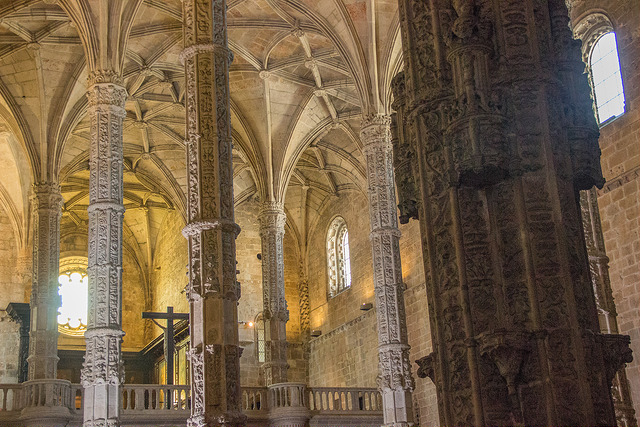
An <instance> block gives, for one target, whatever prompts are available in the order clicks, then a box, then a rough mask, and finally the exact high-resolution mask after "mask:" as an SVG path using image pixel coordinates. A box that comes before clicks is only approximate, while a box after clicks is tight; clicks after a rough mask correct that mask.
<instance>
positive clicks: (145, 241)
mask: <svg viewBox="0 0 640 427" xmlns="http://www.w3.org/2000/svg"><path fill="white" fill-rule="evenodd" d="M97 1H99V0H62V1H60V2H57V1H55V0H45V1H42V0H11V1H4V2H2V3H0V136H3V135H4V136H3V137H2V138H0V139H2V141H3V144H1V145H3V146H6V147H5V148H2V149H3V150H4V151H3V153H4V152H5V151H6V152H7V153H9V152H11V153H12V158H13V161H12V162H11V161H10V162H9V163H11V164H13V165H14V166H13V167H12V166H7V169H6V170H7V171H9V170H11V172H7V173H3V174H2V176H1V177H0V202H1V203H2V205H3V206H4V207H5V210H8V208H7V206H9V208H10V209H13V211H14V216H15V218H16V224H18V225H19V227H22V229H23V230H22V231H21V232H22V233H23V234H24V233H26V231H25V230H26V228H27V224H26V221H25V218H26V209H27V208H26V206H28V197H29V194H28V188H29V185H30V184H31V183H32V182H34V181H41V180H51V179H53V180H58V181H59V182H60V184H61V188H62V192H63V196H64V199H65V207H64V211H63V220H62V226H63V230H64V229H65V227H66V228H69V227H71V228H75V229H79V228H80V229H81V228H83V227H86V221H87V214H86V207H87V204H88V195H87V194H88V149H89V138H90V135H89V128H90V123H89V122H88V119H87V118H86V108H87V101H86V97H85V90H86V78H87V57H86V51H87V50H86V49H85V47H84V46H83V43H86V42H85V40H87V38H88V36H87V34H84V32H83V30H82V28H81V26H79V25H77V24H76V20H74V19H71V18H70V16H71V15H70V14H69V13H68V11H69V10H73V7H76V6H79V5H81V4H85V3H86V4H92V3H95V2H97ZM134 1H135V0H134ZM138 1H139V0H138ZM181 8H182V6H181V2H180V0H144V1H142V2H141V4H140V5H139V7H138V8H137V11H136V13H135V16H134V17H133V20H132V25H131V30H130V32H129V35H128V42H127V44H126V54H125V57H124V66H123V77H124V82H125V86H126V88H127V91H128V93H129V98H128V100H127V103H126V110H127V117H126V119H125V123H124V157H125V187H124V189H125V194H124V198H125V207H126V208H127V212H126V214H125V234H127V235H129V236H132V238H131V239H129V240H131V241H133V243H132V244H133V245H135V246H136V250H135V252H136V253H137V254H138V257H139V258H140V259H139V261H140V262H141V265H142V264H144V265H145V266H146V267H145V268H147V269H149V268H151V265H152V259H153V252H154V247H155V240H156V237H157V235H158V231H159V228H160V226H161V224H162V221H163V218H164V215H165V213H166V212H167V211H168V210H171V209H177V210H178V211H179V212H181V213H183V215H184V212H185V208H186V206H185V205H186V198H185V194H186V171H185V154H184V148H185V147H184V114H185V112H184V69H183V66H182V64H181V63H180V60H179V55H180V52H181V50H182V46H183V43H182V16H181ZM396 8H397V6H396V2H395V0H387V1H383V0H229V1H228V26H229V29H228V31H229V44H230V48H231V50H232V51H233V53H234V61H233V64H232V66H231V70H230V89H231V109H232V126H233V139H234V145H235V147H236V148H235V149H234V168H235V172H234V189H235V197H236V203H239V202H241V201H243V200H246V199H248V198H250V197H254V196H257V197H259V198H260V199H261V200H279V201H285V202H286V204H285V206H286V209H287V212H288V219H289V220H288V225H289V229H290V230H293V231H294V233H295V234H296V235H297V236H298V238H299V237H300V235H301V234H306V233H308V232H309V228H310V227H309V224H313V223H314V217H313V216H314V215H316V216H317V215H318V214H319V213H322V211H323V208H324V206H325V205H326V204H327V201H328V200H330V199H331V198H332V197H336V196H338V195H340V194H341V193H344V192H349V191H358V192H363V193H364V191H365V182H366V179H365V176H364V161H363V157H362V154H361V149H362V147H361V142H360V140H359V136H358V134H359V124H360V121H361V120H362V115H363V114H366V115H368V114H376V113H385V112H388V110H389V103H390V94H389V93H388V89H387V88H389V87H390V84H389V82H390V79H391V78H392V77H393V75H394V74H395V72H397V70H398V69H399V67H400V61H401V54H400V50H401V49H400V41H399V27H398V17H397V10H396ZM118 28H119V27H118ZM107 31H115V30H114V29H109V30H107ZM118 36H119V37H121V35H118ZM9 146H11V147H12V148H11V149H10V148H9ZM0 148H1V147H0ZM4 163H7V162H6V161H4V162H3V164H4ZM16 177H20V180H21V183H20V184H19V185H18V184H16V182H15V181H16ZM27 177H29V178H27Z"/></svg>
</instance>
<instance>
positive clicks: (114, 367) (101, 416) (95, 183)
mask: <svg viewBox="0 0 640 427" xmlns="http://www.w3.org/2000/svg"><path fill="white" fill-rule="evenodd" d="M87 97H88V98H89V109H88V115H89V118H90V120H91V142H90V156H89V209H88V212H89V251H88V256H89V260H88V268H87V273H88V276H89V313H88V325H87V331H86V333H85V339H86V343H87V348H86V353H85V357H84V367H83V370H82V385H83V387H84V424H83V425H84V427H97V426H100V427H103V426H104V427H107V426H108V427H111V426H116V425H119V424H118V423H119V415H120V408H121V403H120V399H121V397H120V391H121V390H120V388H121V385H122V382H123V379H124V372H123V365H122V357H121V354H120V347H121V344H122V337H123V336H124V332H123V331H122V219H123V215H124V205H123V203H122V187H123V181H122V169H123V164H122V155H123V154H122V150H123V148H122V123H123V120H124V117H125V109H124V104H125V101H126V99H127V91H126V89H125V88H124V87H123V86H122V82H121V80H120V79H119V78H118V76H117V75H116V73H114V72H98V73H96V72H92V73H91V75H90V76H89V82H88V91H87Z"/></svg>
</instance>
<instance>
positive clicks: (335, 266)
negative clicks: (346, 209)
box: [325, 215, 352, 298]
mask: <svg viewBox="0 0 640 427" xmlns="http://www.w3.org/2000/svg"><path fill="white" fill-rule="evenodd" d="M345 236H346V239H347V244H346V245H345V244H344V238H345ZM325 241H326V250H327V253H326V255H327V285H328V286H327V291H328V297H329V298H333V297H335V296H337V295H339V294H341V293H342V292H345V291H347V290H349V289H351V284H352V281H351V279H352V275H351V251H350V244H349V227H348V226H347V222H346V221H345V220H344V218H343V217H341V216H340V215H336V216H335V217H333V219H332V220H331V222H330V223H329V228H328V230H327V237H326V240H325ZM345 248H346V250H348V251H349V254H347V255H345ZM347 263H348V265H347ZM347 276H348V277H347Z"/></svg>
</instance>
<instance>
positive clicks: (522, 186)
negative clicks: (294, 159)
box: [394, 0, 629, 426]
mask: <svg viewBox="0 0 640 427" xmlns="http://www.w3.org/2000/svg"><path fill="white" fill-rule="evenodd" d="M399 7H400V19H401V29H402V37H403V49H404V58H405V74H404V77H403V78H404V85H403V84H397V82H396V84H395V85H394V89H395V90H396V91H402V90H404V91H405V93H396V94H395V97H396V99H398V98H400V99H406V102H404V104H403V103H399V104H400V105H398V107H399V108H401V109H402V110H403V111H402V115H401V116H402V117H403V122H402V123H399V124H398V126H402V127H403V132H399V134H400V135H401V137H402V138H405V139H406V141H405V142H406V143H408V144H410V145H411V147H412V150H413V152H415V153H416V154H415V156H414V159H413V163H412V167H411V168H410V169H411V170H414V171H417V172H418V173H417V176H416V177H415V180H416V183H415V184H416V185H415V188H417V189H418V192H419V194H420V196H419V209H418V212H417V213H418V216H419V218H420V222H421V230H422V235H423V236H422V241H423V254H424V262H425V276H426V285H427V294H428V300H429V314H430V316H429V317H430V321H431V331H432V335H433V340H434V342H433V346H434V352H433V353H432V354H431V355H429V356H427V357H426V358H424V359H423V360H422V361H421V363H420V365H421V369H420V370H419V374H420V375H421V376H426V375H428V376H430V377H431V378H432V379H433V380H434V382H435V385H436V389H437V392H438V404H439V412H440V418H441V423H442V424H444V425H459V426H469V425H473V426H489V425H591V426H610V425H614V423H615V418H614V414H613V405H612V400H611V394H610V392H609V385H610V381H611V380H612V379H613V375H611V372H614V373H615V371H616V370H617V369H618V368H619V367H620V366H621V365H622V364H623V363H624V362H625V361H628V360H629V353H628V337H622V336H619V335H602V334H600V333H599V325H598V316H597V311H596V305H595V300H594V296H593V288H592V287H591V284H590V282H589V275H588V260H587V254H586V249H585V245H584V236H583V230H582V223H581V220H580V212H579V195H578V190H582V189H589V188H591V187H593V186H594V185H602V183H603V179H602V176H601V171H600V169H599V150H598V146H597V137H598V131H597V127H596V125H595V120H594V117H593V114H592V112H591V109H590V102H588V98H587V97H588V93H589V92H588V86H587V82H586V79H585V77H584V76H583V75H582V69H583V65H582V64H581V61H580V50H579V46H576V44H575V42H574V41H573V40H572V37H571V32H570V30H569V28H568V25H567V24H568V14H567V10H566V6H565V2H564V0H542V1H536V2H529V1H520V0H495V1H494V0H475V1H474V0H427V1H425V0H401V1H400V3H399ZM403 88H404V89H403ZM401 190H402V189H401ZM411 197H412V195H411V194H408V195H407V196H406V197H403V198H401V199H406V200H410V199H411Z"/></svg>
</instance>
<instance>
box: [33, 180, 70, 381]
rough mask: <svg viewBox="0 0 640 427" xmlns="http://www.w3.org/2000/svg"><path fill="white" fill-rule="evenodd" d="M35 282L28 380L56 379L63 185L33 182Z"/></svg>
mask: <svg viewBox="0 0 640 427" xmlns="http://www.w3.org/2000/svg"><path fill="white" fill-rule="evenodd" d="M32 203H33V222H34V223H33V276H32V277H33V283H32V287H31V301H30V306H31V328H30V338H29V357H28V359H27V360H28V363H29V373H28V378H29V380H41V379H55V378H57V373H58V368H57V367H58V308H59V307H60V295H59V294H58V286H59V285H58V273H59V270H60V269H59V267H60V217H61V215H62V196H61V195H60V186H59V185H58V184H55V183H51V182H40V183H37V184H35V185H34V186H33V199H32Z"/></svg>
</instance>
